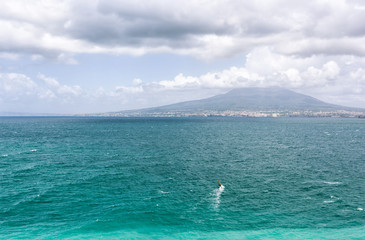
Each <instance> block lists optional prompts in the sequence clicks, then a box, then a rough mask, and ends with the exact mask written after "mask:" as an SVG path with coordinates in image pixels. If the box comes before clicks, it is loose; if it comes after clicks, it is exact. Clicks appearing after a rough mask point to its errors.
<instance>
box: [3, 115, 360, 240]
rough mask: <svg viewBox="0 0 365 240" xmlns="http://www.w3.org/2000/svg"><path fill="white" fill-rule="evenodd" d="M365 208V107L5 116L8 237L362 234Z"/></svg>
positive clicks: (5, 232) (5, 226) (314, 236)
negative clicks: (354, 115) (342, 112)
mask: <svg viewBox="0 0 365 240" xmlns="http://www.w3.org/2000/svg"><path fill="white" fill-rule="evenodd" d="M217 178H219V180H220V181H221V182H222V184H223V185H224V189H222V188H221V189H218V183H217ZM364 209H365V121H364V120H361V119H300V118H277V119H275V118H195V119H194V118H180V119H179V118H171V119H148V118H140V119H129V118H109V119H107V118H0V238H2V239H365V211H364Z"/></svg>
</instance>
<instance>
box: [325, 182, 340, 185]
mask: <svg viewBox="0 0 365 240" xmlns="http://www.w3.org/2000/svg"><path fill="white" fill-rule="evenodd" d="M324 183H326V184H329V185H339V184H342V182H324Z"/></svg>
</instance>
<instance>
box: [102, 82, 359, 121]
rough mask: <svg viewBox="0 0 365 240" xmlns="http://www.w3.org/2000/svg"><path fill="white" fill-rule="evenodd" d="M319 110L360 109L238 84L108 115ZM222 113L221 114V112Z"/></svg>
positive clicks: (289, 91) (290, 92)
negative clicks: (214, 93)
mask: <svg viewBox="0 0 365 240" xmlns="http://www.w3.org/2000/svg"><path fill="white" fill-rule="evenodd" d="M247 112H250V113H259V112H261V113H262V112H271V113H275V112H276V113H283V112H286V113H287V114H290V113H294V112H295V113H298V112H300V113H305V112H306V113H308V112H313V113H318V112H331V113H335V112H363V113H365V109H357V108H350V107H344V106H339V105H335V104H330V103H325V102H323V101H320V100H318V99H316V98H313V97H310V96H307V95H304V94H300V93H296V92H294V91H291V90H288V89H283V88H240V89H234V90H231V91H229V92H227V93H225V94H221V95H217V96H214V97H210V98H206V99H201V100H194V101H187V102H181V103H176V104H171V105H165V106H160V107H154V108H146V109H139V110H130V111H121V112H114V113H109V114H111V115H116V116H118V115H121V116H124V115H125V116H128V115H131V116H133V115H135V116H143V115H147V116H149V115H162V116H164V115H174V114H175V115H190V114H192V115H199V114H205V115H207V114H208V115H209V114H210V115H217V114H218V115H220V114H223V113H224V114H225V115H229V114H230V115H245V113H247ZM224 114H223V115H224Z"/></svg>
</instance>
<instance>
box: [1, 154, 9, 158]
mask: <svg viewBox="0 0 365 240" xmlns="http://www.w3.org/2000/svg"><path fill="white" fill-rule="evenodd" d="M1 156H2V157H7V156H9V155H8V154H3V155H1Z"/></svg>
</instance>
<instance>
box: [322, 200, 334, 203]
mask: <svg viewBox="0 0 365 240" xmlns="http://www.w3.org/2000/svg"><path fill="white" fill-rule="evenodd" d="M333 202H335V201H333V200H329V201H323V203H333Z"/></svg>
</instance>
